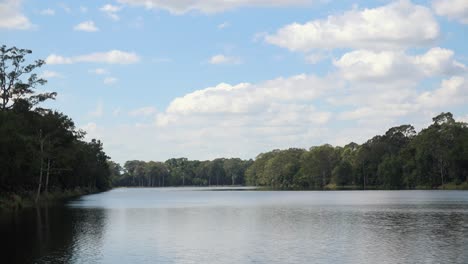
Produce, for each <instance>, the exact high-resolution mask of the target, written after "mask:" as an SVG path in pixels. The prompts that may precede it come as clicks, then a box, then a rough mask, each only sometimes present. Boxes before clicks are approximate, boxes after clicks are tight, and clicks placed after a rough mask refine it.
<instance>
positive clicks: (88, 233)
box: [0, 188, 468, 263]
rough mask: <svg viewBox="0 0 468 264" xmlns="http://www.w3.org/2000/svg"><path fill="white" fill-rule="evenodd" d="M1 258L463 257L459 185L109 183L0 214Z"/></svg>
mask: <svg viewBox="0 0 468 264" xmlns="http://www.w3.org/2000/svg"><path fill="white" fill-rule="evenodd" d="M0 220H1V232H2V236H1V238H0V239H1V240H2V241H1V242H2V245H3V246H2V255H3V259H5V258H6V259H7V261H6V262H3V261H2V262H3V263H23V262H24V263H468V192H464V191H336V192H334V191H295V192H293V191H255V190H251V189H242V188H239V189H236V190H230V189H229V188H119V189H114V190H111V191H108V192H105V193H100V194H94V195H88V196H83V197H81V198H79V199H76V200H72V201H70V202H68V203H66V204H65V205H63V206H54V207H48V208H40V209H28V210H23V211H21V212H19V213H16V214H9V215H3V216H2V217H1V218H0Z"/></svg>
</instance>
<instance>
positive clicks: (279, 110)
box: [157, 74, 340, 125]
mask: <svg viewBox="0 0 468 264" xmlns="http://www.w3.org/2000/svg"><path fill="white" fill-rule="evenodd" d="M330 85H335V87H339V86H340V84H339V83H336V82H335V81H333V80H331V79H321V78H318V77H316V76H313V75H305V74H301V75H296V76H292V77H290V78H277V79H274V80H270V81H266V82H264V83H260V84H258V85H254V84H249V83H240V84H237V85H230V84H225V83H220V84H218V85H217V86H215V87H209V88H205V89H201V90H197V91H195V92H192V93H189V94H186V95H185V96H183V97H179V98H176V99H174V100H173V101H172V102H171V103H170V104H169V106H168V107H167V109H166V112H165V113H164V114H160V115H158V117H157V124H158V125H167V124H168V123H170V122H176V121H177V120H179V119H180V118H182V117H184V116H194V115H195V116H197V115H212V114H223V115H234V116H238V117H242V118H246V119H249V115H254V116H257V118H259V119H264V122H268V123H270V124H273V123H277V122H278V119H279V118H281V117H285V119H284V120H288V119H289V121H290V122H292V121H293V120H295V119H297V118H303V119H305V120H307V121H308V122H312V123H323V122H326V120H327V118H328V117H329V113H327V112H320V111H318V110H316V109H315V107H314V106H313V104H312V102H313V100H314V99H316V98H318V97H319V96H320V95H322V94H324V93H325V92H327V90H328V89H329V87H330ZM286 117H287V118H286ZM312 117H316V118H313V119H312V120H310V118H312ZM242 118H241V119H242ZM262 122H263V121H262Z"/></svg>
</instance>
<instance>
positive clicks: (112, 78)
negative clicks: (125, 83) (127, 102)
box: [103, 77, 118, 85]
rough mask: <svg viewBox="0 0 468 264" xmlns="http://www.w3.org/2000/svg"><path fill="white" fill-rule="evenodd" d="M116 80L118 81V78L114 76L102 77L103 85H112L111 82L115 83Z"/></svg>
mask: <svg viewBox="0 0 468 264" xmlns="http://www.w3.org/2000/svg"><path fill="white" fill-rule="evenodd" d="M117 81H118V79H117V78H115V77H106V78H104V81H103V82H104V84H105V85H113V84H115V83H117Z"/></svg>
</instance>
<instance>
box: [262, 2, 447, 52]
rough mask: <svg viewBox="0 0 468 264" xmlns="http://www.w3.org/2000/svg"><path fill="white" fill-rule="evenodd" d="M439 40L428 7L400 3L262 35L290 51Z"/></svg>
mask: <svg viewBox="0 0 468 264" xmlns="http://www.w3.org/2000/svg"><path fill="white" fill-rule="evenodd" d="M438 37H439V25H438V24H437V21H436V19H435V18H434V17H433V15H432V12H431V10H430V9H429V8H427V7H424V6H421V5H415V4H413V3H411V2H410V1H409V0H401V1H398V2H394V3H390V4H388V5H385V6H381V7H377V8H371V9H367V8H366V9H362V10H358V9H353V10H351V11H347V12H345V13H343V14H341V15H332V16H328V17H327V18H326V19H323V20H312V21H309V22H307V23H304V24H300V23H293V24H290V25H287V26H284V27H282V28H280V29H279V30H278V31H277V32H276V33H275V34H272V35H267V36H265V41H266V42H268V43H270V44H273V45H277V46H279V47H283V48H287V49H289V50H291V51H303V52H307V51H310V50H312V49H333V48H357V49H394V48H405V47H411V46H425V45H428V44H430V43H432V42H434V41H435V40H436V39H437V38H438Z"/></svg>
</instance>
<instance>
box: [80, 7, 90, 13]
mask: <svg viewBox="0 0 468 264" xmlns="http://www.w3.org/2000/svg"><path fill="white" fill-rule="evenodd" d="M80 11H81V13H87V12H88V8H87V7H86V6H80Z"/></svg>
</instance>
